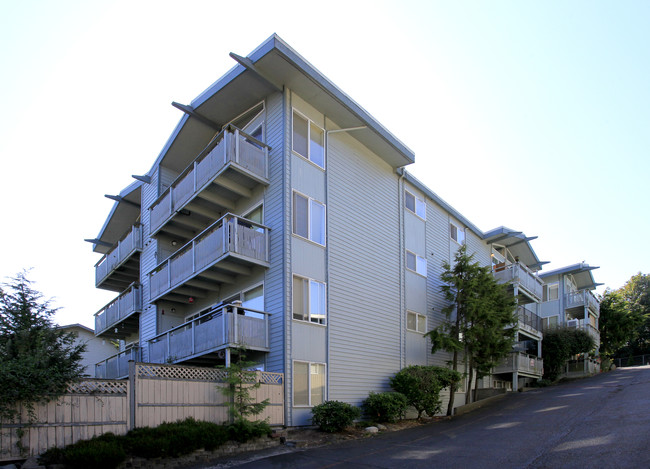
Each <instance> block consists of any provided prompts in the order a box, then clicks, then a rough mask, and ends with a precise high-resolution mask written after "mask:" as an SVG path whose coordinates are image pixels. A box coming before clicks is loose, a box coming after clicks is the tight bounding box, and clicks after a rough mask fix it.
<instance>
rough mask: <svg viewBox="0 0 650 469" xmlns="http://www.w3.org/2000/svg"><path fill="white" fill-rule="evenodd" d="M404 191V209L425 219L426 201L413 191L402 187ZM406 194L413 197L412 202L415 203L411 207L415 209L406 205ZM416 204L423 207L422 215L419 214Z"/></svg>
mask: <svg viewBox="0 0 650 469" xmlns="http://www.w3.org/2000/svg"><path fill="white" fill-rule="evenodd" d="M404 192H405V194H404V208H406V210H408V211H409V212H411V213H412V214H413V215H415V216H416V217H418V218H420V219H421V220H424V221H426V220H427V202H426V201H425V200H424V199H423V198H421V197H418V196H417V195H416V194H415V193H413V192H411V191H410V190H408V189H404ZM407 195H410V196H412V197H413V199H414V201H413V203H414V205H415V206H414V207H413V208H414V209H415V211H413V210H411V209H410V208H409V207H408V206H407V205H406V199H407ZM418 202H420V204H419V205H418ZM418 206H420V207H422V208H423V209H424V216H422V215H420V214H419V213H418Z"/></svg>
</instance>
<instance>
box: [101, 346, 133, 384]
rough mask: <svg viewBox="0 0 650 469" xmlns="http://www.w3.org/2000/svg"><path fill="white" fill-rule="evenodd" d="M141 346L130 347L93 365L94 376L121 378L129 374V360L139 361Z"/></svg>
mask: <svg viewBox="0 0 650 469" xmlns="http://www.w3.org/2000/svg"><path fill="white" fill-rule="evenodd" d="M141 351H142V349H141V347H131V348H129V349H127V350H124V351H122V352H119V353H116V354H115V355H113V356H111V357H108V358H107V359H106V360H102V361H101V362H99V363H97V364H96V365H95V378H101V379H122V378H126V377H127V376H129V361H130V360H133V361H136V362H139V361H141V357H142V353H141Z"/></svg>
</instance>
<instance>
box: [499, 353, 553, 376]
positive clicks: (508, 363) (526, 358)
mask: <svg viewBox="0 0 650 469" xmlns="http://www.w3.org/2000/svg"><path fill="white" fill-rule="evenodd" d="M515 371H516V372H519V373H527V374H530V375H534V376H542V374H543V372H544V360H543V359H541V358H539V357H536V356H534V355H528V354H525V353H521V352H513V353H510V354H508V356H507V357H506V358H504V360H503V362H501V364H499V365H497V366H496V367H495V368H494V370H493V373H512V372H515Z"/></svg>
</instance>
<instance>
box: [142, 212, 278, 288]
mask: <svg viewBox="0 0 650 469" xmlns="http://www.w3.org/2000/svg"><path fill="white" fill-rule="evenodd" d="M228 257H236V258H237V259H239V260H240V261H244V262H247V263H251V264H256V265H263V266H268V258H269V255H268V228H267V227H265V226H263V225H260V224H258V223H255V222H252V221H250V220H247V219H245V218H241V217H238V216H235V215H233V214H231V213H228V214H226V215H225V216H223V217H222V218H220V219H219V220H217V221H216V222H215V223H213V224H212V225H211V226H209V227H208V228H207V229H206V230H205V231H203V232H202V233H201V234H199V235H198V236H197V237H196V238H194V239H193V240H191V241H190V242H189V243H187V244H186V245H185V246H183V247H182V248H181V249H179V250H178V251H177V252H176V253H174V254H173V255H172V256H171V257H169V258H168V259H167V260H165V261H164V262H162V263H161V264H160V265H158V267H156V268H155V269H154V270H153V271H152V272H151V273H150V274H149V285H150V288H151V300H152V301H153V300H155V299H157V298H159V297H161V296H163V295H165V294H167V293H169V292H170V291H172V290H173V289H174V288H177V287H179V286H181V285H183V284H184V283H185V282H187V281H188V280H191V279H193V278H195V277H197V276H199V275H200V274H201V273H202V272H204V271H205V270H207V269H209V268H210V267H213V266H215V265H218V264H219V262H221V261H223V260H224V259H226V258H228ZM225 269H226V270H227V267H225Z"/></svg>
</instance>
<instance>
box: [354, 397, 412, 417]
mask: <svg viewBox="0 0 650 469" xmlns="http://www.w3.org/2000/svg"><path fill="white" fill-rule="evenodd" d="M407 405H408V402H407V400H406V396H405V395H404V394H402V393H400V392H382V393H374V392H371V393H370V394H369V395H368V398H367V399H366V400H365V401H364V402H363V408H364V410H365V411H366V414H368V417H370V418H371V419H372V420H373V421H375V422H395V421H396V420H398V419H401V418H402V417H403V416H404V412H405V411H406V406H407Z"/></svg>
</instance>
